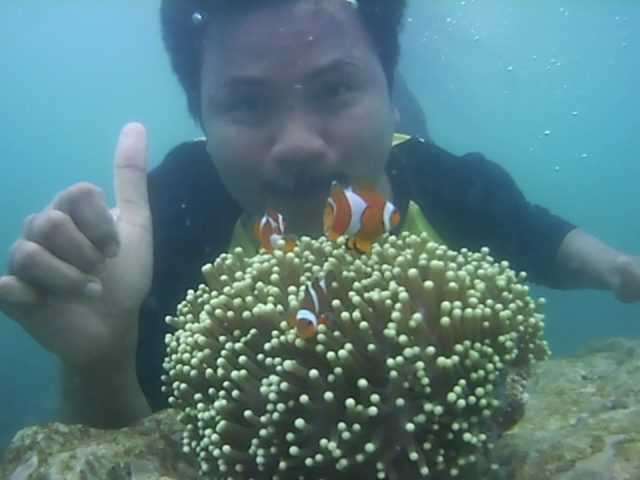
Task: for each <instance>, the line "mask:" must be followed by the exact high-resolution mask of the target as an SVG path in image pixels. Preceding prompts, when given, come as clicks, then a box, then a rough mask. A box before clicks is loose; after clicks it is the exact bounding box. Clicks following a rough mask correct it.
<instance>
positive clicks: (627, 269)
mask: <svg viewBox="0 0 640 480" xmlns="http://www.w3.org/2000/svg"><path fill="white" fill-rule="evenodd" d="M556 268H557V272H558V274H557V279H558V282H559V284H558V288H562V289H566V290H571V289H582V288H593V289H598V290H611V291H612V292H613V293H614V295H615V296H616V298H617V299H618V300H620V301H621V302H627V303H628V302H636V301H640V257H637V256H632V255H627V254H625V253H623V252H620V251H618V250H615V249H614V248H611V247H610V246H608V245H606V244H605V243H603V242H601V241H600V240H598V239H597V238H595V237H593V236H592V235H590V234H588V233H587V232H585V231H584V230H582V229H580V228H575V229H573V230H571V231H570V232H569V233H568V234H567V235H566V236H565V238H564V240H563V241H562V243H561V244H560V248H559V249H558V256H557V259H556Z"/></svg>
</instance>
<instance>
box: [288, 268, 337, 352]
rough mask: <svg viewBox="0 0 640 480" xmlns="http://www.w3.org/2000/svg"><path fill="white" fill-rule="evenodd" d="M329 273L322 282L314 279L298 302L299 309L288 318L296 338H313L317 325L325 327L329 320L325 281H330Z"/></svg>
mask: <svg viewBox="0 0 640 480" xmlns="http://www.w3.org/2000/svg"><path fill="white" fill-rule="evenodd" d="M331 275H332V273H331V272H329V273H328V274H327V276H326V277H325V278H324V279H323V280H319V279H317V278H316V279H314V280H313V281H312V282H311V283H309V284H308V285H307V288H306V290H305V293H304V297H303V298H302V302H300V308H299V309H298V310H296V311H295V312H293V313H292V314H291V315H290V316H289V320H288V323H289V326H290V327H291V328H295V329H296V332H297V334H298V336H299V337H300V338H302V339H304V340H306V339H308V338H310V337H311V336H313V334H314V333H315V332H316V329H317V328H318V325H326V324H327V322H328V320H329V314H328V313H327V312H328V311H329V310H328V309H329V306H330V302H329V299H328V298H327V280H328V281H332V278H333V277H332V276H331Z"/></svg>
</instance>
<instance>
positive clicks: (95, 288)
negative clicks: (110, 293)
mask: <svg viewBox="0 0 640 480" xmlns="http://www.w3.org/2000/svg"><path fill="white" fill-rule="evenodd" d="M101 293H102V284H101V283H100V282H99V281H98V280H90V281H89V283H87V285H86V286H85V287H84V294H85V295H86V296H87V297H97V296H98V295H100V294H101Z"/></svg>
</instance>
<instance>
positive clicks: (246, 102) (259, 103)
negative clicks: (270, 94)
mask: <svg viewBox="0 0 640 480" xmlns="http://www.w3.org/2000/svg"><path fill="white" fill-rule="evenodd" d="M266 108H267V102H265V101H264V100H263V99H262V98H260V97H247V98H239V99H237V100H234V101H232V102H230V105H229V110H231V111H232V112H239V113H256V112H260V111H262V110H265V109H266Z"/></svg>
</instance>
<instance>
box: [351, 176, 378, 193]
mask: <svg viewBox="0 0 640 480" xmlns="http://www.w3.org/2000/svg"><path fill="white" fill-rule="evenodd" d="M353 189H354V190H355V191H356V192H358V193H360V192H376V193H377V191H378V186H377V185H376V183H375V182H374V181H373V180H371V179H370V178H361V179H359V180H356V181H355V182H353Z"/></svg>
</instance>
